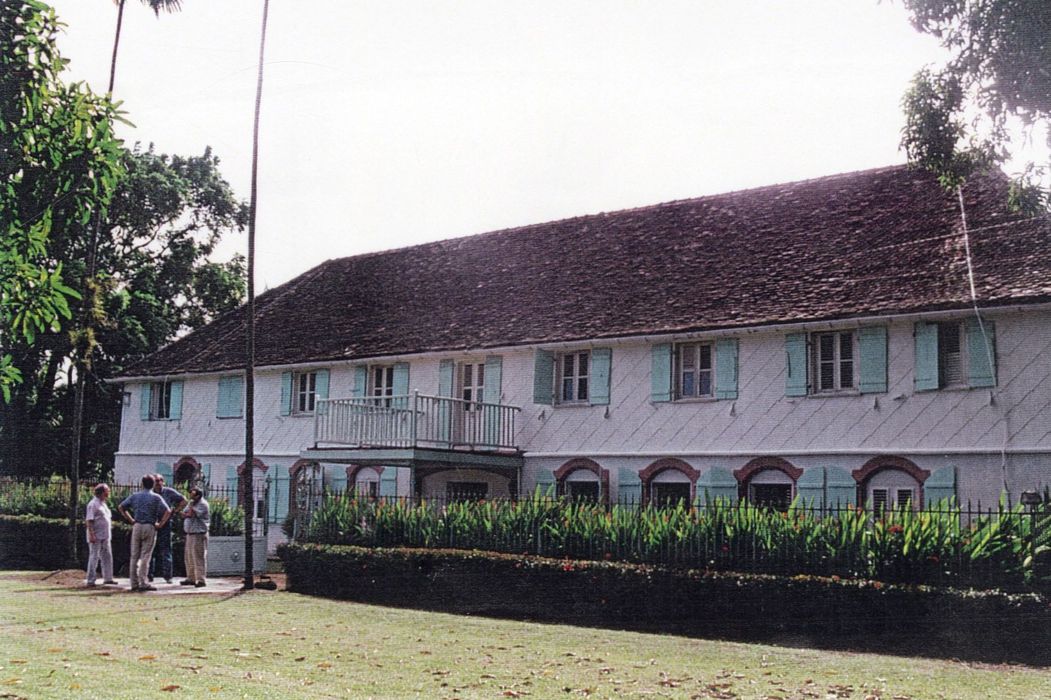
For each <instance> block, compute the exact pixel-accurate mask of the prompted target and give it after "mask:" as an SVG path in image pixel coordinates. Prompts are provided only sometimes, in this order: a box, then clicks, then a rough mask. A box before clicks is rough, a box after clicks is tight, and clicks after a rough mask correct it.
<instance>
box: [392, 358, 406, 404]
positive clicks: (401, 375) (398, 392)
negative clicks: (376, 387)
mask: <svg viewBox="0 0 1051 700" xmlns="http://www.w3.org/2000/svg"><path fill="white" fill-rule="evenodd" d="M391 389H392V391H393V392H394V395H395V396H403V397H404V396H408V395H409V363H408V362H395V363H394V383H393V384H392V385H391ZM393 405H394V406H397V407H398V408H408V407H409V400H408V399H407V398H402V399H395V400H394V401H393Z"/></svg>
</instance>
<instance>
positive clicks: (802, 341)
mask: <svg viewBox="0 0 1051 700" xmlns="http://www.w3.org/2000/svg"><path fill="white" fill-rule="evenodd" d="M808 364H809V363H808V362H807V334H806V333H789V334H787V335H785V396H806V394H807V388H808V382H807V375H808V372H807V365H808Z"/></svg>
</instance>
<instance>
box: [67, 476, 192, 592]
mask: <svg viewBox="0 0 1051 700" xmlns="http://www.w3.org/2000/svg"><path fill="white" fill-rule="evenodd" d="M189 493H190V499H189V501H187V500H186V499H185V498H184V497H183V495H182V494H181V493H179V491H178V490H176V489H173V488H171V487H169V486H165V485H164V477H162V476H161V475H160V474H147V475H145V476H143V477H142V490H141V491H137V492H135V493H133V494H131V495H130V496H128V497H127V498H125V499H124V500H123V501H121V503H120V505H118V506H117V511H118V512H119V513H120V515H121V517H123V518H124V519H125V520H127V521H128V522H129V523H131V525H132V530H131V560H130V561H129V562H128V572H129V575H130V578H131V590H133V591H155V590H157V589H156V588H155V587H154V586H153V584H152V582H153V579H154V577H155V576H160V577H161V578H163V579H164V581H165V583H172V575H173V571H172V569H173V563H172V523H171V518H172V515H173V514H175V513H179V514H181V515H182V518H183V521H182V522H183V533H184V534H185V537H186V546H185V549H184V560H185V563H186V578H184V579H183V580H182V581H179V583H180V585H183V586H196V587H198V588H201V587H203V586H205V585H206V583H205V579H206V578H207V576H208V568H207V557H208V526H209V524H210V522H211V514H210V513H209V510H208V501H207V500H205V498H204V492H203V491H202V490H201V489H200V488H198V487H196V486H195V487H193V488H191V489H190V492H189ZM109 495H110V489H109V486H108V485H106V484H99V485H98V486H96V487H95V497H94V498H92V499H91V501H90V502H89V503H88V506H87V512H86V514H85V518H84V520H85V524H86V528H85V529H86V530H87V538H88V576H87V585H88V586H95V585H96V576H97V570H98V569H99V568H101V569H102V584H103V585H106V586H115V585H117V582H116V581H114V580H113V550H112V548H111V545H110V534H111V532H112V523H113V520H112V513H111V512H110V509H109V506H108V505H107V500H108V499H109Z"/></svg>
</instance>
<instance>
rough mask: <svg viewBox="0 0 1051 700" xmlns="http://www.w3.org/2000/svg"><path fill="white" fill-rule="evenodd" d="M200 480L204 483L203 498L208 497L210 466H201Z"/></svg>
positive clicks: (210, 481)
mask: <svg viewBox="0 0 1051 700" xmlns="http://www.w3.org/2000/svg"><path fill="white" fill-rule="evenodd" d="M201 480H202V481H203V482H204V496H205V498H207V497H208V486H209V485H210V484H211V483H212V465H211V464H202V465H201Z"/></svg>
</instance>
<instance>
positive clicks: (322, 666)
mask: <svg viewBox="0 0 1051 700" xmlns="http://www.w3.org/2000/svg"><path fill="white" fill-rule="evenodd" d="M317 667H318V668H332V664H330V663H329V662H327V661H322V662H321V663H319V664H318V665H317Z"/></svg>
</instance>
